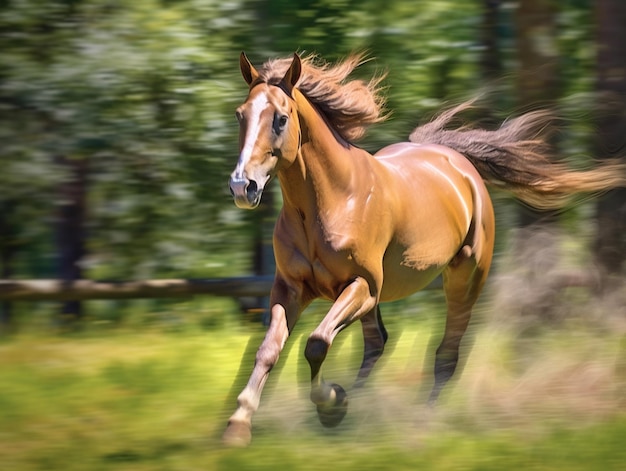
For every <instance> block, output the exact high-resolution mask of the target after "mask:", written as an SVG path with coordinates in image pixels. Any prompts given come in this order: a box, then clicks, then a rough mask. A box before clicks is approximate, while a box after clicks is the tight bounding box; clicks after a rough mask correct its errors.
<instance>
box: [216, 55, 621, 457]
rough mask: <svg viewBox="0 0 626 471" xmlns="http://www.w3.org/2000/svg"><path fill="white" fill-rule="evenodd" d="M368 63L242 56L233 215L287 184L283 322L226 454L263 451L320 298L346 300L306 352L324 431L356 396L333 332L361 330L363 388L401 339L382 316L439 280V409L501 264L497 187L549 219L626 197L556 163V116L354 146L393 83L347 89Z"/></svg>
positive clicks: (603, 176)
mask: <svg viewBox="0 0 626 471" xmlns="http://www.w3.org/2000/svg"><path fill="white" fill-rule="evenodd" d="M362 59H363V57H362V56H361V55H358V54H356V55H351V56H349V57H347V58H346V59H344V60H343V61H339V62H337V63H335V64H330V63H327V62H323V61H321V60H320V59H319V58H317V57H316V56H313V55H311V56H306V57H300V56H299V55H298V54H294V55H293V57H288V58H284V59H274V60H269V61H267V62H266V63H265V64H263V66H262V67H261V68H260V69H259V70H257V69H256V68H255V67H254V66H253V65H252V64H251V62H250V61H249V60H248V58H247V57H246V55H245V53H243V52H242V53H241V56H240V68H241V73H242V75H243V78H244V80H245V81H246V83H247V84H248V87H249V91H248V96H247V99H246V100H245V102H244V103H243V104H242V105H241V106H239V107H238V108H237V110H236V113H235V115H236V118H237V120H238V122H239V127H240V134H239V136H240V137H239V151H240V152H239V159H238V162H237V164H236V167H235V170H234V171H233V172H232V174H231V176H230V182H229V185H230V191H231V194H232V196H233V198H234V202H235V204H236V206H238V207H239V208H244V209H253V208H256V207H257V206H258V205H259V202H260V200H261V196H262V193H263V191H264V189H265V188H266V186H267V184H268V182H269V181H270V180H272V179H273V178H277V179H278V181H279V182H280V189H281V192H282V200H283V206H282V209H281V211H280V214H279V216H278V219H277V222H276V225H275V229H274V235H273V246H274V254H275V260H276V273H275V279H274V282H273V286H272V289H271V294H270V322H269V326H268V328H267V332H266V334H265V337H264V340H263V341H262V343H261V345H260V347H259V349H258V351H257V353H256V357H255V362H254V367H253V369H252V372H251V375H250V377H249V380H248V383H247V385H246V386H245V388H244V389H243V391H242V392H241V394H239V396H238V398H237V408H236V410H235V412H234V413H233V414H232V416H231V417H230V419H229V420H228V425H227V427H226V430H225V432H224V433H223V436H222V441H223V443H225V444H227V445H233V446H246V445H248V444H249V443H250V441H251V437H252V416H253V414H254V412H255V411H256V410H257V408H258V406H259V402H260V397H261V392H262V390H263V387H264V385H265V383H266V380H267V379H268V375H269V373H270V370H271V369H272V367H273V366H274V365H275V364H276V362H277V360H278V357H279V354H280V352H281V350H282V349H283V346H284V345H285V343H286V341H287V339H288V337H289V335H290V332H291V331H292V329H293V328H294V325H295V324H296V322H297V321H298V319H299V317H300V314H301V313H302V311H303V310H304V309H305V308H306V307H307V306H308V305H309V304H310V303H311V302H312V301H313V300H314V299H318V298H323V299H326V300H330V301H332V302H333V304H332V307H331V308H330V310H329V311H328V313H327V314H326V315H325V317H324V318H323V320H322V322H321V323H320V324H319V325H318V326H317V328H315V330H314V331H313V332H312V333H311V334H310V336H309V337H308V339H307V342H306V347H305V351H304V354H305V357H306V359H307V361H308V363H309V366H310V370H311V391H310V398H311V401H312V402H313V403H314V404H315V405H316V407H317V413H318V417H319V420H320V422H321V423H322V424H323V425H324V426H326V427H334V426H336V425H338V424H339V423H340V422H341V421H342V419H343V418H344V416H345V414H346V412H347V407H348V398H347V393H346V391H345V390H344V388H342V387H341V386H340V385H338V384H335V383H332V382H328V381H326V380H325V379H324V377H323V375H322V364H323V362H324V359H325V358H326V356H327V354H328V352H329V349H330V347H331V345H332V343H333V339H334V338H335V336H336V335H337V334H339V332H341V331H342V330H343V329H345V328H346V327H348V326H350V325H351V324H352V323H354V322H356V321H357V320H358V321H360V323H361V328H362V333H363V337H364V351H363V360H362V364H361V366H360V369H359V371H358V374H357V379H356V382H355V387H359V386H361V385H363V384H364V382H365V380H366V378H367V377H368V376H369V374H370V372H371V371H372V368H373V367H374V365H375V363H376V362H377V360H378V359H379V358H380V357H381V355H382V354H383V350H384V347H385V343H386V341H387V337H388V335H387V332H386V330H385V327H384V325H383V322H382V317H381V312H380V308H379V304H380V303H381V302H385V301H392V300H397V299H400V298H403V297H406V296H408V295H410V294H412V293H414V292H416V291H418V290H420V289H422V288H424V287H426V286H427V285H428V284H429V283H430V282H431V281H433V279H435V278H436V277H437V276H439V275H441V276H442V279H443V290H444V292H445V298H446V305H447V317H446V323H445V330H444V333H443V338H442V340H441V342H440V344H439V346H438V348H437V350H436V353H435V361H434V385H433V387H432V391H431V393H430V397H429V400H428V402H429V403H430V404H433V403H434V402H435V401H436V400H437V398H438V396H439V394H440V392H441V390H442V388H443V387H444V385H445V384H446V383H447V382H448V380H449V379H450V378H451V377H452V375H453V373H454V371H455V368H456V365H457V362H458V358H459V346H460V343H461V339H462V338H463V335H464V333H465V331H466V329H467V326H468V322H469V320H470V316H471V312H472V307H473V305H474V304H475V303H476V301H477V299H478V296H479V294H480V292H481V288H482V287H483V285H484V283H485V280H486V278H487V274H488V272H489V267H490V265H491V260H492V255H493V247H494V232H495V229H494V227H495V221H494V211H493V207H492V203H491V199H490V196H489V193H488V191H487V187H486V183H487V184H490V185H495V186H496V187H500V188H503V189H505V190H508V191H511V192H512V193H513V194H514V195H515V196H517V197H519V198H520V199H521V200H522V201H524V202H526V203H528V204H530V205H532V206H535V207H538V208H541V209H547V208H552V207H559V206H562V205H563V203H564V201H566V200H567V198H568V197H569V196H570V195H571V194H574V193H577V192H601V191H606V190H608V189H610V188H614V187H619V186H626V171H625V168H626V166H624V165H623V164H622V163H621V162H618V163H612V164H605V165H602V166H599V167H597V168H594V169H589V170H581V171H570V170H569V169H568V168H567V167H566V166H565V165H564V164H560V163H552V162H551V160H549V159H548V158H547V157H546V155H545V151H546V148H547V146H546V144H545V141H544V140H543V139H542V138H541V137H540V136H539V134H540V131H541V130H542V129H543V128H544V127H545V126H546V123H547V120H548V119H549V117H548V115H547V114H546V113H543V112H531V113H527V114H524V115H522V116H519V117H517V118H515V119H512V120H508V121H506V122H505V123H504V124H503V125H502V126H500V128H498V129H495V130H483V129H474V128H469V129H468V128H461V129H456V130H451V129H447V128H446V126H447V125H448V124H449V122H450V121H451V120H452V119H453V118H454V117H455V116H456V115H457V114H458V113H459V112H460V111H462V110H463V109H466V108H467V107H468V106H470V105H471V104H470V103H465V104H463V105H460V106H458V107H456V108H454V109H452V110H449V111H447V112H444V113H443V114H441V115H440V116H439V117H437V118H436V119H434V120H433V121H431V122H430V123H428V124H426V125H423V126H421V127H418V128H416V129H415V131H413V133H412V134H411V136H410V138H409V140H408V141H406V142H399V143H395V144H391V145H389V146H387V147H385V148H383V149H381V150H380V151H379V152H377V153H376V154H374V155H372V154H370V153H368V152H367V151H365V150H364V149H361V148H359V147H357V146H355V145H354V144H353V142H354V141H355V140H356V139H358V138H359V137H361V136H362V135H363V134H364V132H365V129H366V128H367V126H369V125H371V124H374V123H377V122H380V121H382V120H383V119H384V118H385V114H384V99H383V98H382V93H381V88H380V86H379V84H380V82H381V80H382V79H383V76H380V75H379V76H377V77H374V78H372V79H371V80H370V81H369V82H365V81H362V80H354V79H353V80H347V77H348V76H349V75H350V73H351V72H352V71H353V70H354V69H355V68H356V67H357V66H358V65H359V64H360V63H361V62H362Z"/></svg>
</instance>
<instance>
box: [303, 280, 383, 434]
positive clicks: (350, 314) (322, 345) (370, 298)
mask: <svg viewBox="0 0 626 471" xmlns="http://www.w3.org/2000/svg"><path fill="white" fill-rule="evenodd" d="M377 302H378V300H377V296H376V294H374V293H372V290H371V288H370V285H369V283H368V282H367V281H366V280H365V279H364V278H361V277H357V278H356V279H355V280H354V281H353V282H352V283H350V284H349V285H348V286H347V287H346V288H345V289H344V290H343V291H342V293H341V294H340V295H339V297H338V298H337V300H336V301H335V303H334V304H333V306H332V308H331V309H330V311H329V312H328V314H326V317H324V320H323V321H322V322H321V324H320V325H319V326H318V327H317V328H316V329H315V330H314V331H313V333H311V335H310V336H309V339H308V341H307V345H306V349H305V352H304V354H305V356H306V359H307V360H308V362H309V365H310V367H311V401H313V403H314V404H316V405H317V412H318V415H319V419H320V422H321V423H322V425H324V426H326V427H334V426H336V425H338V424H339V423H340V422H341V420H342V419H343V418H344V416H345V415H346V412H347V404H348V402H347V397H346V393H345V391H344V389H343V388H342V387H341V386H339V385H338V384H332V383H326V382H325V381H324V379H323V377H322V374H321V368H322V363H323V362H324V360H325V358H326V355H327V354H328V350H329V349H330V346H331V344H332V342H333V339H334V338H335V336H336V335H337V334H338V333H339V332H340V331H341V330H342V329H344V328H345V327H347V326H348V325H350V324H351V323H352V322H354V321H356V320H357V319H360V318H362V317H363V316H365V315H366V314H367V313H369V312H371V311H372V310H373V309H374V308H375V307H376V304H377Z"/></svg>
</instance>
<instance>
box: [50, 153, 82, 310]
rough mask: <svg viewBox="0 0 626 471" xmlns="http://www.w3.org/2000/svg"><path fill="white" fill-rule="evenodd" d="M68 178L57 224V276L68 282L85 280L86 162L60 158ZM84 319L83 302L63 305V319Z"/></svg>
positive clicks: (59, 204) (59, 161)
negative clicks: (83, 267)
mask: <svg viewBox="0 0 626 471" xmlns="http://www.w3.org/2000/svg"><path fill="white" fill-rule="evenodd" d="M57 163H58V164H59V165H61V166H63V167H64V168H65V170H66V172H67V177H66V179H65V181H64V182H62V183H61V185H60V188H59V203H58V212H57V221H56V246H57V277H58V278H59V279H60V280H62V281H63V282H66V283H71V282H73V281H74V280H78V279H81V278H82V269H81V265H80V264H81V261H82V259H83V257H84V256H85V208H86V197H87V159H84V158H83V159H68V158H66V157H58V158H57ZM81 317H82V305H81V303H80V301H77V300H70V301H66V302H65V303H63V304H62V306H61V320H62V322H64V321H73V320H78V319H80V318H81Z"/></svg>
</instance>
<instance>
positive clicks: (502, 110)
mask: <svg viewBox="0 0 626 471" xmlns="http://www.w3.org/2000/svg"><path fill="white" fill-rule="evenodd" d="M622 3H623V2H621V1H618V0H613V1H611V0H602V1H596V2H592V1H590V0H568V1H559V2H556V1H545V0H534V1H533V0H523V1H498V0H484V1H478V0H477V1H468V0H458V1H453V0H442V1H422V2H404V1H394V0H385V1H378V0H374V1H369V0H359V1H349V0H342V1H324V0H317V1H310V0H309V1H276V0H270V1H260V0H251V1H227V2H213V1H201V0H192V1H173V2H170V1H156V0H154V1H152V0H145V1H144V0H140V1H134V2H126V1H110V0H106V1H100V0H93V1H91V0H90V1H76V0H72V1H59V2H57V1H42V2H39V1H7V2H3V3H2V6H1V8H2V10H1V11H2V15H1V17H0V41H1V43H0V46H1V47H0V63H1V64H2V69H1V71H0V132H1V133H2V135H1V140H2V148H1V149H0V158H1V159H2V172H1V173H0V175H1V176H0V179H1V180H0V260H1V270H2V272H1V274H0V277H1V278H4V279H7V278H34V279H36V278H57V279H63V280H72V279H77V278H90V279H124V280H128V279H150V278H190V277H211V276H230V275H234V274H246V273H258V274H261V273H264V274H271V273H272V266H271V265H272V262H271V259H272V256H271V251H268V249H267V245H268V244H269V239H270V238H271V231H272V224H273V217H274V215H275V214H276V211H277V208H278V207H279V206H280V201H279V195H280V192H279V191H278V188H277V187H276V186H274V187H273V192H270V193H269V195H268V196H267V198H266V201H265V202H264V203H265V204H264V206H263V209H262V210H261V211H258V212H256V213H245V212H240V211H236V210H235V209H234V206H233V205H232V204H231V202H230V198H229V196H228V191H227V189H226V188H227V179H228V175H229V173H230V171H232V168H233V166H234V165H235V162H236V158H237V148H238V147H237V132H238V127H237V125H236V122H235V120H234V118H233V110H234V108H235V107H236V106H237V104H239V103H240V102H241V101H242V100H243V99H244V98H245V95H246V87H245V84H244V83H243V82H242V80H241V77H240V74H239V70H238V65H237V64H238V62H237V60H238V59H237V58H238V54H239V53H240V51H241V50H245V51H246V52H247V54H248V55H249V57H250V58H251V59H252V61H253V62H255V63H257V64H260V63H262V61H265V60H266V59H267V58H272V57H276V56H284V55H289V54H292V53H293V51H299V52H315V53H318V54H319V55H320V56H321V57H322V58H324V59H326V60H330V61H332V60H336V59H339V58H341V57H343V56H345V55H347V54H349V53H350V52H351V51H356V50H365V51H367V52H368V53H369V56H370V57H371V58H372V60H371V61H369V62H367V63H366V64H364V65H363V66H362V67H361V68H360V69H359V70H358V71H357V72H356V74H355V76H356V77H360V78H363V79H366V80H367V79H368V78H370V77H371V76H372V75H374V74H376V73H381V72H387V73H388V77H387V79H386V81H385V83H384V85H385V86H386V87H387V96H388V105H387V108H388V110H389V111H390V112H391V116H390V119H389V120H388V121H387V122H386V123H384V124H383V125H381V126H377V127H375V128H373V129H371V131H370V133H369V134H368V136H367V138H366V139H365V140H363V142H361V143H360V145H362V146H364V147H365V148H367V149H368V150H370V151H372V152H373V151H376V150H377V149H379V148H380V147H382V146H383V145H386V144H389V143H392V142H396V141H400V140H406V139H407V136H408V134H409V133H410V131H411V129H412V128H413V127H414V126H416V125H417V124H418V123H420V122H424V121H425V120H427V119H429V118H430V117H432V115H433V114H434V113H435V112H436V111H438V110H441V109H442V108H444V107H449V106H450V105H452V104H454V103H458V102H459V101H461V100H464V99H468V98H471V97H474V96H477V95H479V94H482V95H483V97H484V98H483V107H482V108H481V109H480V110H479V111H477V112H476V113H475V114H474V115H473V116H468V120H474V121H477V120H480V122H481V124H483V125H489V124H492V125H493V124H494V123H498V122H501V121H502V120H503V119H505V118H506V117H507V116H510V115H512V114H515V113H520V112H522V111H528V110H529V109H533V108H537V107H548V108H550V109H552V110H553V111H554V113H555V116H558V117H559V118H560V119H561V121H560V122H558V123H555V124H556V125H557V126H556V127H555V131H556V132H555V133H554V138H553V141H554V144H555V146H556V148H557V152H556V155H557V157H567V158H569V159H570V160H571V161H572V164H573V165H583V166H584V165H585V164H589V163H590V162H592V157H593V159H596V158H597V159H602V158H610V157H614V156H617V155H622V154H623V153H624V136H625V135H626V118H625V113H626V111H625V110H626V73H624V67H626V64H625V59H624V55H623V51H622V45H623V44H625V43H626V42H625V39H626V38H625V34H626V33H625V31H624V30H625V28H624V25H625V23H624V22H625V18H626V16H625V13H624V6H623V4H622ZM591 156H592V157H591ZM497 197H498V196H496V198H497ZM624 201H625V198H624V192H623V191H617V192H614V193H613V194H611V195H605V197H604V198H602V199H600V200H598V201H593V202H588V203H587V204H586V205H578V206H577V207H575V208H573V209H571V210H570V211H568V212H567V213H566V214H564V215H563V216H562V217H561V216H559V215H546V214H542V215H537V214H533V213H530V212H528V211H525V210H523V209H520V208H518V207H515V206H506V207H505V209H502V210H500V213H501V215H500V217H499V220H498V222H499V231H500V233H501V234H503V236H501V237H500V238H499V239H500V240H501V241H504V240H505V239H504V238H503V237H506V234H507V230H508V229H509V228H510V227H513V226H518V225H528V224H531V223H534V222H536V221H537V220H538V219H541V220H549V219H550V220H553V221H554V220H559V219H562V218H563V219H566V220H568V221H569V222H572V221H574V222H581V223H583V224H584V225H585V227H586V226H593V227H592V228H591V229H590V230H589V231H588V233H587V235H588V236H589V237H590V238H591V239H590V240H589V248H590V249H591V250H595V251H594V261H596V262H598V264H599V265H600V266H601V267H602V268H603V269H605V270H608V271H609V272H611V273H621V272H622V270H623V262H624V258H625V242H624V233H626V231H625V230H624V229H625V228H624V220H625V219H626V216H625V214H626V209H625V206H624V205H625V203H624ZM263 246H265V247H263ZM15 309H18V310H19V308H12V307H11V306H10V305H8V304H6V303H5V304H4V306H3V308H2V319H3V322H5V323H6V322H9V321H10V319H11V317H14V316H17V315H18V314H15V312H14V311H15ZM62 309H63V312H65V314H66V315H68V316H75V317H80V316H81V315H83V314H84V313H85V312H86V311H85V309H84V307H81V306H80V305H79V304H78V303H73V304H72V305H65V306H64V307H63V308H62Z"/></svg>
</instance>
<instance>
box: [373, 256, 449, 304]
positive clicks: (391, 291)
mask: <svg viewBox="0 0 626 471" xmlns="http://www.w3.org/2000/svg"><path fill="white" fill-rule="evenodd" d="M444 266H445V265H442V264H434V265H430V266H427V267H421V268H417V267H416V266H414V265H411V264H410V263H408V261H407V259H406V255H405V250H403V249H402V248H401V247H390V248H389V249H388V250H387V252H386V253H385V257H384V259H383V273H384V278H383V286H382V290H381V294H380V300H381V301H394V300H396V299H401V298H405V297H407V296H409V295H411V294H413V293H415V292H416V291H419V290H421V289H423V288H425V287H426V286H428V285H429V284H430V283H431V282H432V281H433V280H434V279H435V278H437V276H438V275H439V274H440V273H441V272H442V271H443V268H444Z"/></svg>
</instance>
